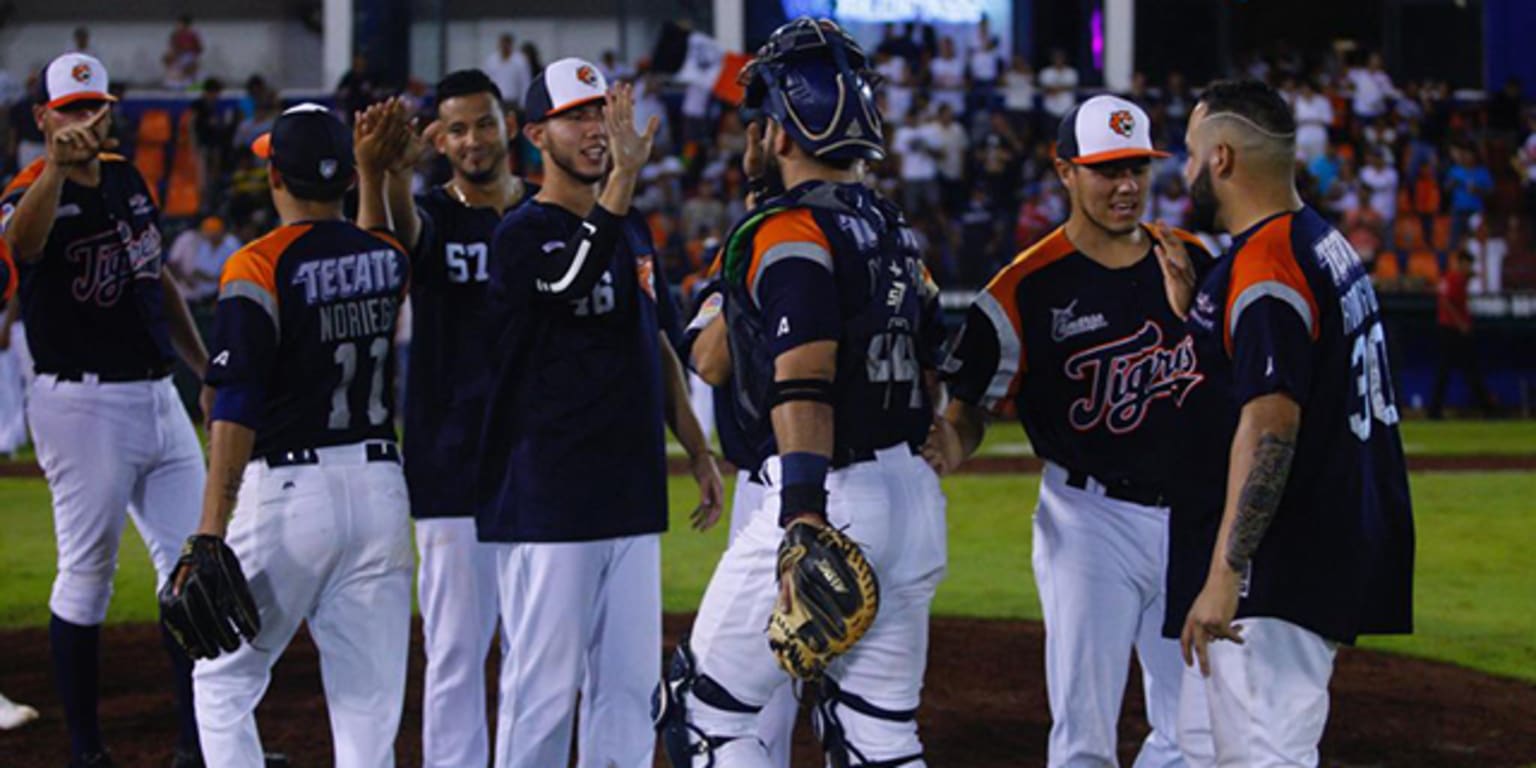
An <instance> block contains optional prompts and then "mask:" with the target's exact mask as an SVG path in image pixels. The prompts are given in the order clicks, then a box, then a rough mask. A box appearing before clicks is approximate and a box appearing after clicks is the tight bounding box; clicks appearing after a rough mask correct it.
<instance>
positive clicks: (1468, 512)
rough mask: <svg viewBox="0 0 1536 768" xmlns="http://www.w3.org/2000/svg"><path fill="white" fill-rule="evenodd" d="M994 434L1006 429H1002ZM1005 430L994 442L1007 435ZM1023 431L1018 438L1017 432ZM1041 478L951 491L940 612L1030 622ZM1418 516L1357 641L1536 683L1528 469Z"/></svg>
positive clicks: (683, 504)
mask: <svg viewBox="0 0 1536 768" xmlns="http://www.w3.org/2000/svg"><path fill="white" fill-rule="evenodd" d="M1408 426H1409V428H1408V429H1405V430H1404V431H1405V440H1407V441H1408V442H1410V444H1412V443H1413V442H1414V441H1416V440H1417V441H1422V443H1423V445H1424V446H1425V447H1424V448H1422V449H1420V450H1418V451H1416V452H1420V453H1436V454H1441V453H1445V454H1451V453H1458V452H1460V453H1469V452H1470V453H1497V452H1504V453H1532V452H1536V424H1531V423H1528V422H1527V423H1521V422H1495V423H1487V424H1477V423H1471V424H1457V423H1441V424H1410V425H1408ZM999 433H1001V430H999ZM1001 436H1002V435H1001V434H998V435H994V437H1001ZM1020 438H1021V439H1022V435H1020ZM1037 483H1038V477H1036V476H1031V475H990V476H979V475H962V476H958V477H953V478H949V479H948V480H946V481H945V490H946V492H947V493H948V496H949V536H950V539H949V543H950V572H949V577H948V579H947V580H946V581H945V582H944V584H943V585H942V586H941V587H940V589H939V594H938V598H937V602H936V605H935V611H936V613H939V614H944V615H956V616H973V617H994V618H1038V617H1039V605H1038V601H1037V597H1036V594H1035V589H1034V581H1033V578H1032V575H1031V570H1030V565H1029V551H1030V549H1029V538H1030V524H1029V515H1030V511H1031V510H1032V509H1033V506H1034V503H1035V494H1036V487H1037ZM1412 483H1413V493H1414V501H1415V509H1416V513H1417V525H1418V542H1419V548H1418V569H1417V582H1416V594H1415V602H1416V609H1417V610H1416V620H1417V621H1416V623H1417V632H1416V633H1415V634H1413V635H1411V636H1408V637H1395V638H1372V639H1368V640H1367V641H1366V642H1365V643H1364V644H1365V646H1366V647H1369V648H1379V649H1383V650H1388V651H1392V652H1396V653H1405V654H1410V655H1415V656H1423V657H1428V658H1433V659H1441V660H1445V661H1449V662H1453V663H1456V664H1461V665H1465V666H1468V667H1472V668H1476V669H1480V670H1484V671H1488V672H1492V673H1495V674H1499V675H1506V676H1511V677H1517V678H1521V679H1525V680H1530V681H1533V682H1536V613H1533V612H1532V611H1531V610H1530V605H1531V596H1532V595H1536V566H1532V565H1531V559H1530V556H1529V543H1530V542H1531V541H1536V503H1533V501H1532V500H1533V499H1536V473H1514V472H1502V473H1420V474H1415V475H1414V476H1413V478H1412ZM691 485H692V484H691V482H690V481H688V480H687V479H686V478H673V480H672V499H673V511H674V515H673V528H674V532H673V533H670V534H668V535H667V536H666V537H665V538H664V539H663V547H664V557H663V584H664V596H663V600H664V604H665V607H666V609H667V610H668V611H691V610H693V609H694V608H696V607H697V606H698V602H699V597H700V596H701V595H702V593H703V590H704V586H705V584H706V583H707V582H708V580H709V576H710V573H711V572H712V571H713V569H714V565H715V562H716V560H717V559H718V558H719V555H720V552H721V551H722V549H723V548H724V546H725V529H726V526H725V524H724V523H723V522H722V524H721V525H720V526H718V527H717V528H716V529H715V530H714V531H711V532H709V533H706V534H698V533H695V532H693V531H691V530H688V529H687V528H686V524H685V520H686V518H685V514H686V510H687V509H690V508H691V507H692V505H693V503H694V501H695V499H696V496H695V491H694V489H693V488H692V487H691ZM0 515H3V516H4V518H5V523H6V534H5V536H3V537H0V574H4V584H3V586H0V628H9V627H25V626H40V625H43V624H45V623H46V622H47V619H48V608H47V600H48V593H49V586H50V584H51V581H52V578H53V568H54V548H53V531H52V521H51V517H50V515H49V511H48V492H47V487H46V486H45V485H44V483H43V481H41V480H20V479H10V480H0ZM152 591H153V584H152V577H151V575H150V567H149V559H148V556H147V555H146V554H145V552H144V548H143V545H142V544H141V543H140V541H139V538H138V536H137V534H136V533H132V532H130V533H128V534H126V535H125V537H124V546H123V550H122V556H121V558H120V567H119V570H118V574H117V579H116V596H115V598H114V599H113V601H112V608H111V611H110V613H109V616H108V620H109V621H110V622H130V621H151V620H153V619H154V599H153V595H152Z"/></svg>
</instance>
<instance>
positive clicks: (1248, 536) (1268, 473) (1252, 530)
mask: <svg viewBox="0 0 1536 768" xmlns="http://www.w3.org/2000/svg"><path fill="white" fill-rule="evenodd" d="M1295 455H1296V442H1295V441H1294V440H1287V439H1285V438H1283V437H1280V436H1278V435H1273V434H1269V433H1265V434H1263V435H1261V436H1260V437H1259V446H1258V448H1257V449H1255V451H1254V457H1253V470H1252V471H1251V472H1249V473H1248V480H1247V481H1246V482H1245V483H1244V484H1243V492H1242V495H1241V496H1239V497H1238V500H1237V516H1236V518H1234V519H1233V521H1232V531H1231V532H1230V533H1229V534H1228V536H1227V565H1229V566H1231V567H1232V570H1234V571H1241V570H1243V569H1244V568H1247V567H1248V560H1249V559H1250V558H1252V557H1253V552H1254V550H1256V549H1258V548H1259V542H1260V541H1263V539H1264V532H1265V531H1267V530H1269V523H1270V521H1271V520H1274V518H1275V511H1276V510H1278V509H1279V508H1280V497H1281V496H1282V495H1283V494H1284V493H1285V480H1286V477H1288V476H1289V475H1290V473H1291V459H1292V458H1293V457H1294V456H1295Z"/></svg>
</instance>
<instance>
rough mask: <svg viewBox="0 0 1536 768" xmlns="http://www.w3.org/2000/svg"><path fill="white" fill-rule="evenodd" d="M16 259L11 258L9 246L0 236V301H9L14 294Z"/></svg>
mask: <svg viewBox="0 0 1536 768" xmlns="http://www.w3.org/2000/svg"><path fill="white" fill-rule="evenodd" d="M17 279H18V278H17V275H16V260H15V259H13V258H11V247H10V246H9V245H6V242H5V238H3V237H0V302H6V301H10V300H11V297H12V296H15V295H16V281H17Z"/></svg>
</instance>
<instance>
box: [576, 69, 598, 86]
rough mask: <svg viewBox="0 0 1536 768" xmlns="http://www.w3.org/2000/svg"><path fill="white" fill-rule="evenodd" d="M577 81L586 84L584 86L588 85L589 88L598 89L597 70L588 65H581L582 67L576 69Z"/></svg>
mask: <svg viewBox="0 0 1536 768" xmlns="http://www.w3.org/2000/svg"><path fill="white" fill-rule="evenodd" d="M576 79H577V80H580V81H581V82H582V83H584V84H586V85H588V86H591V87H593V88H596V87H597V70H595V69H593V68H592V67H590V66H587V65H586V64H583V65H581V66H580V67H578V68H577V69H576Z"/></svg>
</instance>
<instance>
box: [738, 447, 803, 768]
mask: <svg viewBox="0 0 1536 768" xmlns="http://www.w3.org/2000/svg"><path fill="white" fill-rule="evenodd" d="M762 503H763V486H762V484H761V483H754V482H752V473H750V472H747V471H745V470H739V471H737V472H736V493H735V494H734V495H733V496H732V498H731V533H730V538H729V539H728V540H727V541H728V542H735V541H736V536H737V535H738V534H740V533H741V532H742V530H743V529H745V528H746V527H747V523H748V522H750V521H751V520H752V517H753V515H755V514H756V513H757V508H758V507H760V506H762ZM799 711H800V702H798V701H796V699H795V688H794V686H792V685H786V686H782V687H780V688H779V689H778V690H776V691H774V692H773V695H772V696H770V697H769V698H768V703H767V704H764V705H763V709H762V711H761V712H758V713H757V738H758V740H759V741H761V742H763V746H764V747H766V748H767V750H768V763H769V764H770V765H773V766H775V768H789V756H790V747H792V746H793V745H794V740H795V715H796V714H798V713H799Z"/></svg>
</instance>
